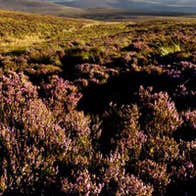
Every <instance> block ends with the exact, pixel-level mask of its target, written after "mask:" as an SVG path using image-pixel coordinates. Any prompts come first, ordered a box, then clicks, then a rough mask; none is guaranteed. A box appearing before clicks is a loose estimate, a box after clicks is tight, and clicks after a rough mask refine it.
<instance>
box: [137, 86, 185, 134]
mask: <svg viewBox="0 0 196 196" xmlns="http://www.w3.org/2000/svg"><path fill="white" fill-rule="evenodd" d="M151 91H152V89H149V90H145V89H144V88H143V87H140V92H139V93H140V99H141V100H140V102H141V105H142V106H141V107H142V118H141V119H142V120H141V122H142V124H143V128H144V130H145V131H146V133H147V134H148V135H149V134H150V135H153V136H156V135H171V134H172V132H173V131H175V130H176V129H177V128H178V127H179V126H180V125H181V124H182V120H181V118H180V116H179V114H178V112H177V110H176V107H175V103H174V102H172V101H171V99H170V97H169V95H168V94H167V93H164V92H159V93H154V94H153V93H152V92H151Z"/></svg>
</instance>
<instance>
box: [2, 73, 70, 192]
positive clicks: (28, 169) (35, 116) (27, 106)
mask: <svg viewBox="0 0 196 196" xmlns="http://www.w3.org/2000/svg"><path fill="white" fill-rule="evenodd" d="M0 85H1V94H0V104H1V110H0V112H1V116H0V121H1V126H0V137H1V138H0V141H1V142H0V146H1V148H0V153H1V173H0V175H1V187H2V191H3V192H4V191H6V192H10V191H17V192H20V193H24V194H31V193H34V192H36V191H38V192H39V191H41V190H44V189H45V188H46V187H45V184H46V186H50V185H49V184H50V183H55V178H56V176H57V173H58V172H57V171H58V170H56V169H57V168H56V166H55V162H56V161H57V160H58V159H59V157H61V156H64V154H65V153H66V151H67V150H68V147H69V140H68V139H67V138H66V135H65V130H64V129H62V128H61V127H60V126H59V125H58V124H56V122H55V119H54V117H53V115H52V113H51V112H50V111H49V110H48V109H47V107H46V106H45V104H44V103H43V102H42V100H41V99H39V98H38V96H37V91H36V88H35V87H34V86H33V85H32V84H31V83H30V82H28V80H27V78H26V77H25V76H24V75H23V74H21V75H20V74H16V73H8V74H7V76H6V75H4V76H3V78H2V80H1V83H0ZM40 184H42V185H40ZM38 186H41V187H39V188H38V190H37V188H36V187H38ZM44 187H45V188H44Z"/></svg>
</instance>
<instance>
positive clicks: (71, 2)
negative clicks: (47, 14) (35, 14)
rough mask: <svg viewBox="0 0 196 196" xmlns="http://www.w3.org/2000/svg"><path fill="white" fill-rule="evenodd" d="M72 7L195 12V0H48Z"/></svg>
mask: <svg viewBox="0 0 196 196" xmlns="http://www.w3.org/2000/svg"><path fill="white" fill-rule="evenodd" d="M49 1H50V2H56V3H59V4H64V5H67V6H72V7H82V8H95V7H112V8H126V9H131V10H140V11H142V10H145V11H171V12H196V1H195V0H186V1H185V0H164V1H163V0H49Z"/></svg>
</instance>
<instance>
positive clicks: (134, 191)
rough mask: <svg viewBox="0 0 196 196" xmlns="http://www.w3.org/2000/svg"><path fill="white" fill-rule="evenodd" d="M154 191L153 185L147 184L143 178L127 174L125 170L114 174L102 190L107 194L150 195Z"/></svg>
mask: <svg viewBox="0 0 196 196" xmlns="http://www.w3.org/2000/svg"><path fill="white" fill-rule="evenodd" d="M152 192H153V187H152V186H150V185H145V184H144V183H143V181H142V180H140V179H138V178H137V177H135V176H134V175H128V174H125V172H124V171H122V172H120V173H118V174H117V175H115V176H113V177H112V178H111V180H110V181H109V183H108V184H106V185H105V187H104V188H103V190H102V194H105V195H132V196H133V195H135V196H150V195H152Z"/></svg>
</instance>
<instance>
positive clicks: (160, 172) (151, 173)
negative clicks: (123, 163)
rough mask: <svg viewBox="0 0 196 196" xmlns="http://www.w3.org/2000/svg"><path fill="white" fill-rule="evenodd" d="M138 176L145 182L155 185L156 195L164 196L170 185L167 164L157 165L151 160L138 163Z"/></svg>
mask: <svg viewBox="0 0 196 196" xmlns="http://www.w3.org/2000/svg"><path fill="white" fill-rule="evenodd" d="M137 174H138V175H139V176H140V178H141V179H142V180H143V181H144V182H146V183H150V184H152V185H153V187H154V193H155V194H159V195H163V194H164V193H165V191H166V187H167V185H168V184H169V183H170V179H169V176H168V173H167V166H166V164H157V163H156V162H154V161H151V160H149V159H146V160H144V161H138V163H137Z"/></svg>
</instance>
